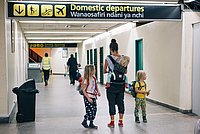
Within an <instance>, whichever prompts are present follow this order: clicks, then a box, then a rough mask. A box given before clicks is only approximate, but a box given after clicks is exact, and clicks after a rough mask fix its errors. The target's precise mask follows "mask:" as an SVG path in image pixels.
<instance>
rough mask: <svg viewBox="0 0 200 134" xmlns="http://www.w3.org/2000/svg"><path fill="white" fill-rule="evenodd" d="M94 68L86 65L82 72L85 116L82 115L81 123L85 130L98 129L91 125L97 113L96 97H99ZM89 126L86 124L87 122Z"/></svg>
mask: <svg viewBox="0 0 200 134" xmlns="http://www.w3.org/2000/svg"><path fill="white" fill-rule="evenodd" d="M94 75H95V67H94V65H86V66H85V70H84V80H83V87H82V90H83V99H84V103H85V110H86V114H85V115H84V120H83V122H82V123H81V124H82V125H83V127H85V128H92V129H97V128H98V127H97V126H95V125H94V124H93V121H94V119H95V116H96V112H97V103H96V99H97V95H98V96H100V95H101V94H100V92H99V88H98V86H97V83H96V78H95V76H94ZM88 120H89V121H90V124H89V125H88V124H87V121H88Z"/></svg>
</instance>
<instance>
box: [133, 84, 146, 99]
mask: <svg viewBox="0 0 200 134" xmlns="http://www.w3.org/2000/svg"><path fill="white" fill-rule="evenodd" d="M136 82H138V83H139V90H141V89H142V87H145V88H146V83H145V82H144V84H145V85H144V86H141V84H140V82H139V81H132V82H131V87H130V91H131V95H132V96H133V98H136V96H137V93H136V90H135V84H136Z"/></svg>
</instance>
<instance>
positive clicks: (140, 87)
mask: <svg viewBox="0 0 200 134" xmlns="http://www.w3.org/2000/svg"><path fill="white" fill-rule="evenodd" d="M137 82H138V83H139V88H138V89H139V90H141V89H142V87H144V88H145V89H146V82H145V81H143V82H144V86H141V83H140V81H137Z"/></svg>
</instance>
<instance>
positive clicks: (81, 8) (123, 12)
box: [8, 1, 181, 20]
mask: <svg viewBox="0 0 200 134" xmlns="http://www.w3.org/2000/svg"><path fill="white" fill-rule="evenodd" d="M8 17H20V18H23V17H31V18H70V19H86V18H87V19H104V20H107V19H112V20H119V19H127V20H131V19H134V20H135V19H136V20H140V19H142V20H145V19H148V20H154V19H156V20H158V19H178V20H180V19H181V6H180V5H166V6H165V5H133V4H132V5H124V4H107V3H96V4H94V3H92V4H90V3H86V4H80V3H77V4H76V3H63V2H57V3H56V2H54V3H49V2H42V3H36V2H35V3H33V2H28V1H27V2H8Z"/></svg>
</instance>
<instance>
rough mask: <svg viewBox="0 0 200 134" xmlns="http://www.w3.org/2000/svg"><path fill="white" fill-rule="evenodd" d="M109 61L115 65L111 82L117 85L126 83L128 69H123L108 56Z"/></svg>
mask: <svg viewBox="0 0 200 134" xmlns="http://www.w3.org/2000/svg"><path fill="white" fill-rule="evenodd" d="M108 57H109V59H110V60H111V61H112V63H113V65H114V69H113V72H112V76H111V82H117V83H125V78H126V76H125V73H126V71H127V67H123V66H122V65H121V64H119V63H118V62H117V61H115V60H114V59H113V58H112V56H110V55H108Z"/></svg>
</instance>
